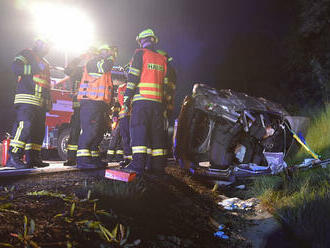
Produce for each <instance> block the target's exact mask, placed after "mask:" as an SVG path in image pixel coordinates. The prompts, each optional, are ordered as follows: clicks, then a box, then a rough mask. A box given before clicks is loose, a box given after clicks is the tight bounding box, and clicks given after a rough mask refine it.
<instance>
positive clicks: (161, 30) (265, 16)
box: [0, 0, 290, 135]
mask: <svg viewBox="0 0 330 248" xmlns="http://www.w3.org/2000/svg"><path fill="white" fill-rule="evenodd" d="M17 2H20V1H16V0H0V33H1V42H0V72H1V82H0V90H1V91H0V107H1V109H0V119H1V125H0V134H1V135H2V134H3V132H4V131H10V129H11V124H12V121H13V119H14V112H13V97H14V92H15V84H16V82H15V78H14V76H13V73H12V72H11V69H10V66H11V62H12V60H13V58H14V56H15V54H16V53H17V52H19V51H20V50H22V49H23V48H28V47H31V45H32V42H33V39H34V38H35V35H36V34H35V32H34V30H33V29H32V27H31V21H30V14H29V13H27V11H26V10H25V9H22V8H19V5H18V4H17ZM27 2H28V1H27ZM52 2H55V0H52ZM58 2H62V3H65V4H72V5H77V7H78V8H80V9H82V10H84V11H85V12H86V13H87V14H88V15H89V16H90V17H91V18H92V19H93V21H94V25H95V27H96V34H97V37H99V38H100V39H101V40H102V41H105V42H108V43H110V44H112V45H117V46H118V47H119V58H118V61H117V64H120V65H125V64H126V63H127V62H128V61H129V59H130V57H131V56H132V54H133V52H134V49H135V48H136V47H137V44H136V42H135V37H136V35H137V34H138V33H139V32H140V31H142V30H143V29H145V28H152V29H153V30H154V31H155V33H156V35H157V36H158V37H159V40H160V42H159V45H158V47H159V48H160V49H163V50H165V51H167V52H168V53H169V54H170V55H171V56H172V57H173V58H174V65H175V68H176V71H177V76H178V80H177V94H176V102H177V106H176V113H177V112H178V111H179V107H180V104H181V102H182V99H183V97H184V96H185V95H187V94H190V92H191V89H192V85H193V83H195V82H205V83H208V84H210V85H212V86H214V87H216V88H232V89H234V90H238V91H244V92H246V93H248V94H251V95H254V96H266V97H268V98H274V97H272V94H274V91H273V90H274V89H276V87H279V85H280V82H281V80H282V79H281V72H280V71H279V70H280V65H281V64H282V62H283V61H281V59H282V57H281V52H282V50H281V46H280V43H281V40H282V38H283V37H285V35H286V32H287V31H288V26H289V22H290V10H289V8H288V6H287V5H286V4H285V1H282V0H248V1H247V0H206V1H200V0H94V1H87V0H66V1H58ZM59 18H60V17H59ZM72 57H73V55H71V58H72ZM47 59H48V60H49V62H50V63H51V64H53V65H54V64H56V65H59V66H63V63H64V61H63V54H62V53H61V52H60V51H52V52H51V53H50V54H49V55H48V56H47ZM244 78H249V80H247V81H244V80H242V79H244ZM267 78H271V80H267ZM254 79H255V80H254ZM251 81H255V82H256V83H255V84H251V83H249V82H251ZM270 92H271V94H270ZM274 99H280V98H274Z"/></svg>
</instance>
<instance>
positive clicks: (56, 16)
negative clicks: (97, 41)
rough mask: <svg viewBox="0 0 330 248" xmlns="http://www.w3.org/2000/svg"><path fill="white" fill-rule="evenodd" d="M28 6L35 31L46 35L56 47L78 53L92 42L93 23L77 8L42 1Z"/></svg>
mask: <svg viewBox="0 0 330 248" xmlns="http://www.w3.org/2000/svg"><path fill="white" fill-rule="evenodd" d="M30 6H31V11H32V13H33V16H34V21H35V23H34V25H35V28H36V31H37V32H38V34H40V35H41V36H44V37H48V38H49V39H50V40H51V42H52V43H53V45H54V46H55V47H56V48H58V49H61V50H63V51H68V52H72V53H80V52H83V51H85V50H86V49H88V47H89V46H91V45H92V44H93V41H94V28H93V25H92V23H91V21H90V20H89V18H88V17H87V16H86V15H85V14H84V13H82V12H81V11H79V10H78V9H76V8H73V7H69V6H64V5H63V6H62V5H58V4H53V3H42V2H39V3H34V4H32V5H30Z"/></svg>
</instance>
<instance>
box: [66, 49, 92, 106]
mask: <svg viewBox="0 0 330 248" xmlns="http://www.w3.org/2000/svg"><path fill="white" fill-rule="evenodd" d="M92 56H93V55H92V54H90V53H85V54H82V55H80V56H79V57H77V58H74V59H73V60H72V61H71V62H70V63H69V64H68V66H67V67H66V68H65V70H64V73H65V74H66V75H68V76H69V77H70V80H71V82H72V92H74V96H73V98H72V107H73V108H79V107H80V102H79V101H78V99H77V96H78V91H79V85H80V82H81V78H82V76H83V72H84V66H85V65H86V64H87V62H88V60H90V59H91V58H92Z"/></svg>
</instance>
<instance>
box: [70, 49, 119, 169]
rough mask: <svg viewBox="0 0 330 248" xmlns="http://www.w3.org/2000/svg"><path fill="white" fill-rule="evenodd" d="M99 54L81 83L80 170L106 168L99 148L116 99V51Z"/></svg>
mask: <svg viewBox="0 0 330 248" xmlns="http://www.w3.org/2000/svg"><path fill="white" fill-rule="evenodd" d="M98 51H99V54H98V56H95V57H94V58H92V59H91V60H89V61H88V62H87V64H86V66H85V67H84V72H83V77H82V79H81V82H80V86H79V92H78V100H79V101H80V123H81V129H82V130H81V134H80V136H79V141H78V151H77V167H78V168H99V167H104V166H105V165H106V164H105V163H103V162H102V161H101V159H100V152H99V144H100V142H101V141H102V138H103V134H104V131H105V129H106V115H107V113H108V110H109V108H110V105H111V103H112V100H113V99H112V98H113V84H112V80H111V69H112V66H113V64H114V60H115V58H116V57H117V51H116V50H114V49H111V47H110V46H109V45H107V44H105V45H102V46H100V47H99V49H98Z"/></svg>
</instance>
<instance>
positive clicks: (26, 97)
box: [13, 49, 50, 107]
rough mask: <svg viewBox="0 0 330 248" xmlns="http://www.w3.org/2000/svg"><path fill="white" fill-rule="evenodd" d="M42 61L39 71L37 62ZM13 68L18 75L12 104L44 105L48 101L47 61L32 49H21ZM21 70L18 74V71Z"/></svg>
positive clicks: (48, 74) (48, 75)
mask: <svg viewBox="0 0 330 248" xmlns="http://www.w3.org/2000/svg"><path fill="white" fill-rule="evenodd" d="M40 63H43V65H44V69H43V70H42V71H41V70H40V68H38V64H40ZM13 70H14V72H15V73H16V75H17V76H18V78H17V82H18V85H17V89H16V94H15V100H14V104H21V103H25V104H32V105H36V106H40V107H44V106H46V104H47V102H48V101H50V69H49V64H48V62H47V61H46V60H45V59H43V58H39V57H38V56H37V55H35V54H34V53H33V51H32V50H28V49H26V50H23V51H22V52H21V53H20V54H18V56H16V57H15V60H14V63H13ZM20 71H21V72H22V74H20V73H19V72H20Z"/></svg>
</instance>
